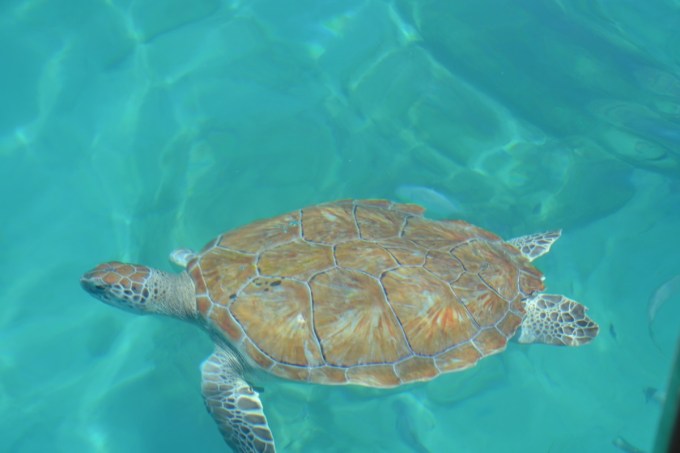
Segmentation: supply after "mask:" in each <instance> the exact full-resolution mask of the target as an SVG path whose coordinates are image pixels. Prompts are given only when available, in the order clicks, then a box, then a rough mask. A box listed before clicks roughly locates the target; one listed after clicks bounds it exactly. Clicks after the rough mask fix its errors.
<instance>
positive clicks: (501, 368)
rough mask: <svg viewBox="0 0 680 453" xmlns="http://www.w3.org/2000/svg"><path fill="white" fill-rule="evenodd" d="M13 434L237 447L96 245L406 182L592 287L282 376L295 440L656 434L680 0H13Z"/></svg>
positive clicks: (202, 351) (17, 438)
mask: <svg viewBox="0 0 680 453" xmlns="http://www.w3.org/2000/svg"><path fill="white" fill-rule="evenodd" d="M0 65H1V67H2V69H1V70H0V93H1V100H0V197H1V198H0V219H1V220H2V222H0V250H2V255H1V258H0V304H1V308H0V430H1V435H0V451H7V452H22V453H23V452H47V451H49V452H81V451H82V452H111V453H113V452H160V451H163V452H186V451H201V452H219V451H226V448H225V447H224V444H223V443H222V440H221V438H220V436H219V434H218V432H217V430H216V429H215V427H214V425H213V422H212V420H211V419H210V417H209V416H208V414H207V413H206V411H205V409H204V408H203V403H202V401H201V397H200V389H199V379H200V377H199V373H198V364H199V363H200V362H201V360H203V358H205V356H206V355H208V354H209V353H210V351H211V345H210V341H209V340H208V338H206V336H205V335H203V334H202V333H201V332H199V331H198V330H197V329H195V328H194V327H193V326H190V325H185V324H182V323H179V322H176V321H172V320H169V319H158V318H151V317H135V316H133V315H130V314H127V313H124V312H120V311H117V310H114V309H112V308H110V307H107V306H105V305H103V304H101V303H98V302H96V301H94V300H93V299H91V298H90V297H88V296H87V295H86V294H85V293H84V292H83V291H82V290H81V289H80V287H79V285H78V278H79V276H80V274H81V273H82V272H84V271H85V270H87V269H88V268H90V267H91V266H93V265H95V264H97V263H98V262H101V261H105V260H110V259H119V260H130V261H133V262H142V263H145V264H148V265H152V266H155V267H158V268H162V269H165V270H170V269H172V267H171V266H170V264H169V263H168V261H167V255H168V253H169V251H171V250H172V249H173V248H176V247H180V246H182V247H194V248H199V247H201V246H202V245H203V244H204V243H205V242H207V241H208V240H210V239H211V238H212V237H213V236H215V235H216V234H218V233H220V232H222V231H224V230H228V229H231V228H234V227H236V226H240V225H243V224H246V223H248V222H250V221H252V220H255V219H258V218H262V217H267V216H271V215H274V214H279V213H282V212H285V211H287V210H290V209H295V208H299V207H301V206H305V205H309V204H314V203H317V202H322V201H327V200H332V199H338V198H346V197H371V198H380V197H385V198H391V199H399V200H402V201H415V202H419V203H423V204H424V205H425V206H426V207H428V208H429V212H430V214H431V216H432V217H435V218H441V217H456V218H462V219H465V220H468V221H471V222H474V223H476V224H479V225H481V226H483V227H485V228H488V229H490V230H492V231H495V232H497V233H498V234H501V235H503V236H505V237H512V236H515V235H520V234H526V233H530V232H535V231H542V230H546V229H551V228H558V227H561V228H564V230H565V233H564V236H563V238H562V239H561V240H560V241H559V243H558V244H557V245H556V246H555V248H554V249H553V252H552V253H551V254H550V255H548V256H546V257H545V258H542V259H541V260H540V261H539V262H538V265H539V267H540V268H541V269H542V270H543V271H544V272H545V273H546V275H547V285H548V288H549V290H550V291H551V292H556V293H564V294H568V295H569V296H571V297H573V298H574V299H576V300H579V301H581V302H583V303H585V304H586V305H588V306H589V307H590V309H591V312H590V313H591V315H592V316H593V317H594V318H595V319H596V320H597V321H598V322H599V323H600V325H601V327H602V331H601V334H600V336H599V338H598V339H597V341H595V342H594V343H593V344H592V345H590V346H588V347H584V348H579V349H566V348H555V347H549V346H542V345H533V346H522V345H518V344H511V345H510V346H509V348H508V350H507V351H506V352H505V353H504V354H501V355H498V356H494V357H490V358H488V359H486V360H484V361H482V362H481V363H480V364H479V365H478V366H477V367H476V368H474V369H472V370H469V371H467V372H464V373H458V374H452V375H447V376H442V377H440V378H438V379H436V380H434V381H432V382H430V383H427V384H421V385H414V386H409V387H406V388H403V389H399V390H396V391H390V392H377V391H367V390H364V389H353V388H326V387H321V386H309V385H300V384H294V383H281V384H278V385H273V386H269V387H267V388H266V389H265V392H264V394H263V400H264V404H265V407H266V411H267V413H268V416H269V420H270V423H271V424H272V426H273V430H274V433H275V435H276V437H277V442H278V445H279V449H280V450H281V451H282V452H308V451H309V452H316V451H329V452H364V451H366V452H369V451H371V452H373V451H376V452H382V451H384V452H410V451H416V452H426V451H429V452H440V451H458V452H484V451H496V452H517V451H524V452H568V451H569V452H571V451H582V452H615V451H620V450H617V448H616V447H615V446H614V445H613V444H612V440H613V439H615V438H616V437H617V436H623V438H625V439H626V440H627V441H629V442H631V443H633V444H635V445H636V446H638V447H640V448H644V449H650V448H651V445H652V443H653V438H654V433H655V430H656V426H657V423H658V419H659V416H660V412H661V408H660V405H659V403H658V402H657V401H655V400H654V398H652V399H649V398H646V397H645V392H644V391H645V389H646V388H648V387H651V388H657V389H663V388H664V386H665V384H666V382H667V380H668V373H669V370H670V362H671V359H672V355H673V352H674V349H675V346H674V344H675V341H676V339H677V338H678V334H679V332H680V323H679V322H678V321H677V320H678V319H680V296H679V294H678V291H677V290H676V291H675V292H671V294H670V295H669V296H668V298H667V299H666V303H665V304H664V305H663V306H662V307H661V309H660V310H659V314H658V316H657V319H656V321H655V322H654V324H653V325H652V326H651V330H652V332H653V333H654V336H655V338H656V343H657V345H655V343H654V342H653V341H652V338H651V336H650V326H649V323H648V318H647V316H648V315H647V311H648V303H649V301H650V299H651V298H652V296H653V294H654V292H655V290H656V289H657V288H659V286H660V285H662V284H663V283H664V282H666V281H668V280H669V279H671V278H673V277H674V276H675V275H677V274H680V240H679V239H678V233H679V232H680V130H679V129H680V128H679V127H678V125H679V124H680V78H679V76H678V74H680V5H679V4H678V2H677V1H672V0H666V1H663V0H656V1H649V2H641V1H633V0H627V1H626V0H621V1H592V2H590V1H573V2H572V1H544V2H534V1H500V0H483V1H477V2H462V1H444V0H434V1H426V0H421V1H415V0H393V1H379V0H346V1H323V0H295V1H286V2H284V1H280V0H261V1H246V0H241V1H237V0H233V1H228V0H224V1H219V0H194V1H191V2H188V1H180V0H162V1H151V0H137V1H126V0H121V1H115V0H108V1H102V0H68V1H67V0H55V1H49V2H48V1H44V0H33V1H17V0H2V1H1V2H0Z"/></svg>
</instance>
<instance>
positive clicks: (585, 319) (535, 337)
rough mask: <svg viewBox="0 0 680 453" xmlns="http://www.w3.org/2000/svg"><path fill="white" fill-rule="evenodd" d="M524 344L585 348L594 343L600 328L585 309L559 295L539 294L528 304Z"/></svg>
mask: <svg viewBox="0 0 680 453" xmlns="http://www.w3.org/2000/svg"><path fill="white" fill-rule="evenodd" d="M525 310H526V316H525V317H524V320H523V321H522V326H521V333H520V336H519V340H518V341H519V342H520V343H545V344H554V345H566V346H581V345H583V344H587V343H590V342H591V341H592V340H593V339H594V338H595V337H596V336H597V334H598V332H599V329H600V328H599V327H598V325H597V323H596V322H595V321H593V320H592V319H590V317H589V316H588V315H586V311H587V310H588V309H587V308H586V307H585V306H583V305H581V304H579V303H578V302H576V301H573V300H571V299H569V298H567V297H564V296H560V295H555V294H537V295H535V296H534V297H533V298H531V299H527V300H526V301H525Z"/></svg>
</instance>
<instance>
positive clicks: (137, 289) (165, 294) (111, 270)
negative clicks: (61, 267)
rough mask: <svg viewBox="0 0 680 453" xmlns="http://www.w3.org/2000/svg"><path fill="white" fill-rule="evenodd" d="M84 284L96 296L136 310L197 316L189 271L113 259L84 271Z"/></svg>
mask: <svg viewBox="0 0 680 453" xmlns="http://www.w3.org/2000/svg"><path fill="white" fill-rule="evenodd" d="M80 285H81V286H82V287H83V289H85V291H87V292H88V293H90V294H91V295H92V296H93V297H95V298H96V299H99V300H101V301H102V302H105V303H107V304H109V305H113V306H114V307H118V308H120V309H123V310H125V311H130V312H132V313H137V314H145V313H157V314H161V315H168V316H174V317H177V318H180V319H185V320H191V319H195V318H196V317H197V312H196V296H195V291H194V282H193V280H192V279H191V278H190V277H189V275H188V274H187V273H186V272H182V273H180V274H169V273H167V272H163V271H159V270H157V269H152V268H150V267H146V266H142V265H139V264H126V263H120V262H118V261H111V262H109V263H104V264H100V265H99V266H97V267H95V268H94V269H92V270H91V271H89V272H86V273H85V274H83V276H82V277H80Z"/></svg>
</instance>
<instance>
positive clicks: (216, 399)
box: [201, 346, 276, 453]
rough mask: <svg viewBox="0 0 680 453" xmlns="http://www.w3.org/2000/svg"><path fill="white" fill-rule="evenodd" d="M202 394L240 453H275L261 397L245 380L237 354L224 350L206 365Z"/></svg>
mask: <svg viewBox="0 0 680 453" xmlns="http://www.w3.org/2000/svg"><path fill="white" fill-rule="evenodd" d="M201 373H202V377H203V382H202V385H201V390H202V392H203V399H204V400H205V405H206V406H207V408H208V411H209V412H210V414H211V415H212V416H213V419H214V420H215V422H216V423H217V427H218V428H219V429H220V432H221V433H222V436H223V437H224V440H225V441H226V442H227V443H228V444H229V446H230V447H231V448H232V449H233V450H234V451H235V452H238V453H246V452H247V453H256V452H257V453H275V451H276V448H275V447H274V438H273V436H272V432H271V430H270V429H269V425H268V424H267V417H265V415H264V412H263V410H262V402H260V397H259V395H258V393H257V392H256V391H255V390H253V388H252V387H251V386H250V385H248V383H247V382H246V381H245V380H244V379H243V368H242V366H241V364H240V363H239V361H238V359H237V358H236V357H235V356H234V354H233V353H232V352H230V351H228V350H226V349H223V348H221V347H219V346H218V347H216V348H215V352H214V353H213V354H212V355H211V356H210V357H208V358H207V359H206V361H205V362H203V365H202V367H201Z"/></svg>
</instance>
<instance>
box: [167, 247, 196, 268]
mask: <svg viewBox="0 0 680 453" xmlns="http://www.w3.org/2000/svg"><path fill="white" fill-rule="evenodd" d="M169 258H170V262H171V263H173V264H176V265H177V266H179V267H181V268H184V269H186V267H187V265H188V264H189V261H191V260H193V259H194V258H196V253H194V251H193V250H191V249H177V250H173V251H172V253H170V256H169Z"/></svg>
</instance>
